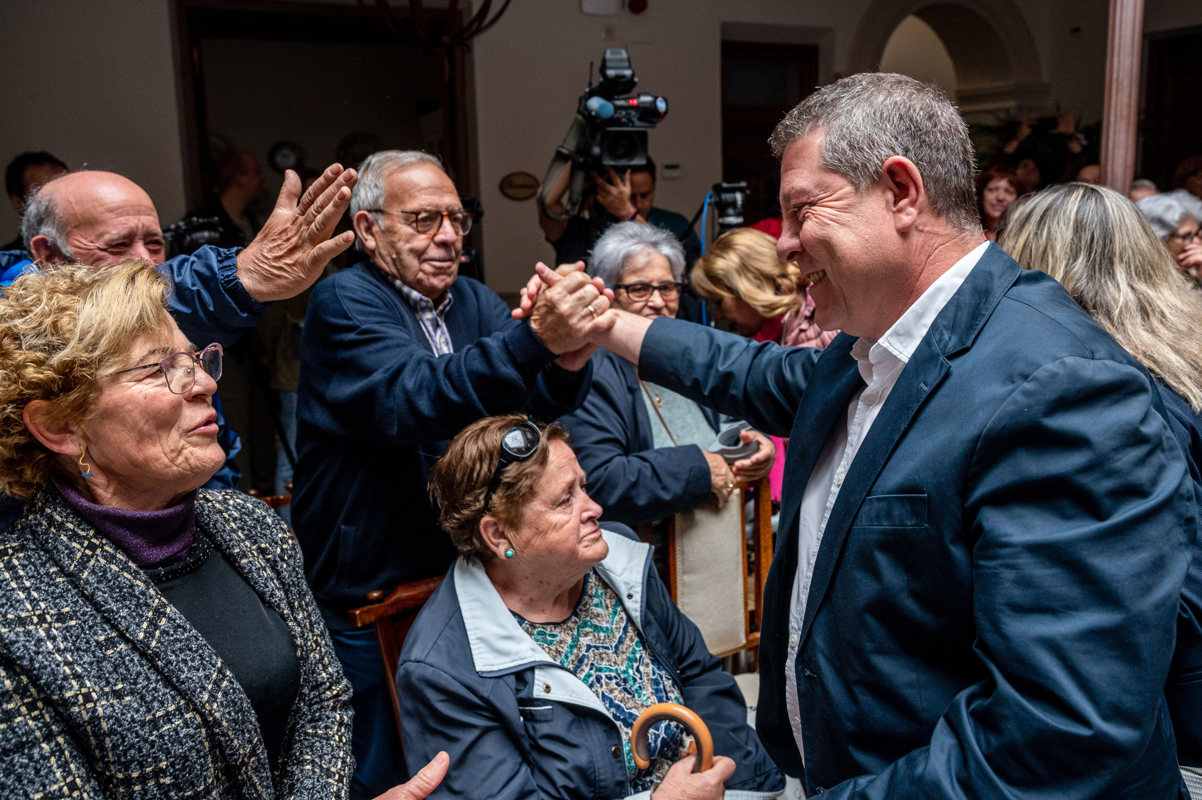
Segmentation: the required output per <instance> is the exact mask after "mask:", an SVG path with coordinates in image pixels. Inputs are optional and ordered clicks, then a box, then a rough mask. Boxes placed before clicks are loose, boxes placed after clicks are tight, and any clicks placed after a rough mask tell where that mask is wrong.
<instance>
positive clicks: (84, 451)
mask: <svg viewBox="0 0 1202 800" xmlns="http://www.w3.org/2000/svg"><path fill="white" fill-rule="evenodd" d="M87 455H88V446H87V445H86V444H85V445H84V446H83V447H82V448H80V451H79V477H81V478H83V479H84V480H85V481H90V480H92V476H93V473H92V465H91V464H89V463H88V462H87V461H85V460H84V459H85V458H87Z"/></svg>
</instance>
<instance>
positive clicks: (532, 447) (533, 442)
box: [483, 419, 543, 511]
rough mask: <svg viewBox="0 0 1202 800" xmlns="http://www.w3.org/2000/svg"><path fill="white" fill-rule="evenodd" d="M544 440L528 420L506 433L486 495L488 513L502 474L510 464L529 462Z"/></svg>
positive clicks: (485, 505)
mask: <svg viewBox="0 0 1202 800" xmlns="http://www.w3.org/2000/svg"><path fill="white" fill-rule="evenodd" d="M542 439H543V435H542V432H541V431H539V429H538V426H537V425H535V424H534V423H533V422H531V421H530V420H528V419H526V420H522V421H521V422H519V423H518V424H516V425H514V426H513V427H511V428H510V429H509V430H507V431H505V435H504V436H502V437H501V454H500V455H499V456H498V457H497V467H496V469H494V470H493V473H492V480H490V481H489V482H488V491H487V492H485V493H484V506H483V508H484V510H485V511H488V504H489V503H491V502H492V496H493V493H494V492H495V491H497V487H498V486H500V485H501V473H502V472H503V471H504V469H505V468H506V467H507V466H509V465H510V464H519V463H521V462H523V461H529V460H530V458H531V457H532V456H533V455H534V454H535V453H537V452H538V445H539V443H540V442H541V441H542Z"/></svg>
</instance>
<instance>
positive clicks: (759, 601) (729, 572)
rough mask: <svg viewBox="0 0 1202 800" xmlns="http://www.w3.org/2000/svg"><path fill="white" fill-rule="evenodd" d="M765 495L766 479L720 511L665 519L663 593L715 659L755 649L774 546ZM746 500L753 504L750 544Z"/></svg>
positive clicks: (744, 489) (740, 490)
mask: <svg viewBox="0 0 1202 800" xmlns="http://www.w3.org/2000/svg"><path fill="white" fill-rule="evenodd" d="M770 492H771V489H770V486H769V482H768V480H767V479H766V478H765V479H764V480H762V481H760V482H758V483H756V484H754V485H747V484H744V485H740V486H739V488H738V492H737V494H736V495H735V496H734V497H732V498H731V502H730V503H728V504H727V505H726V507H725V508H723V509H722V510H715V509H709V508H701V509H696V510H693V511H689V512H686V513H682V514H677V515H676V516H675V517H673V518H672V519H671V520H670V521H669V526H668V542H667V550H668V589H669V591H670V592H671V594H672V599H673V600H674V601H676V604H677V606H679V607H680V610H681V611H682V612H684V614H685V615H686V616H688V617H689V618H690V619H692V620H693V622H695V623H696V624H697V627H698V628H700V629H701V635H702V636H703V637H704V639H705V643H706V646H707V647H709V649H710V652H712V653H713V654H714V655H719V656H725V655H731V654H734V653H738V652H740V651H744V650H750V649H754V648H756V647H758V645H759V639H760V634H759V631H760V626H761V619H762V615H763V596H764V585H765V584H766V583H767V580H768V568H769V567H770V566H771V565H772V553H773V546H774V542H773V530H772V497H771V493H770ZM748 500H751V501H752V502H753V505H752V521H753V527H752V530H753V532H754V535H753V536H752V537H751V540H750V542H749V541H748V536H747V535H746V531H747V511H746V509H747V503H748Z"/></svg>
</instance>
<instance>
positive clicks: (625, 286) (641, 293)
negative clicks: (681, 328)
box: [614, 281, 684, 303]
mask: <svg viewBox="0 0 1202 800" xmlns="http://www.w3.org/2000/svg"><path fill="white" fill-rule="evenodd" d="M682 286H684V284H683V283H681V282H680V281H664V282H663V283H615V284H614V291H623V292H626V296H627V297H629V298H630V299H631V300H633V301H635V302H636V303H643V302H646V301H647V300H650V299H651V295H652V294H653V293H655V292H659V296H660V297H662V298H663V299H664V300H673V299H675V298H676V296H677V295H679V294H680V287H682Z"/></svg>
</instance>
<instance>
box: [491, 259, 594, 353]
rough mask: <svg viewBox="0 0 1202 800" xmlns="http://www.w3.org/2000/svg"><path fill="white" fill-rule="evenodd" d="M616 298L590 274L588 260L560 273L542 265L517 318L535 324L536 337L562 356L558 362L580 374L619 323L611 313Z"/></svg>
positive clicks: (525, 290) (565, 267)
mask: <svg viewBox="0 0 1202 800" xmlns="http://www.w3.org/2000/svg"><path fill="white" fill-rule="evenodd" d="M613 299H614V293H613V291H611V290H610V289H607V288H605V284H604V283H603V282H602V281H601V279H600V278H590V277H589V276H588V275H587V274H586V273H585V272H584V262H583V261H577V262H576V263H575V264H562V265H560V267H559V268H558V269H555V270H553V269H551V268H550V267H548V266H547V265H546V264H544V263H542V262H541V261H540V262H538V263H537V264H535V265H534V275H532V276H531V278H530V280H529V281H528V282H527V283H526V285H525V286H523V287H522V290H521V302H520V303H519V304H518V307H517V308H515V309H514V310H513V311H512V312H511V315H512V316H513V318H514V319H529V320H530V327H531V329H532V330H533V331H534V335H535V336H537V337H538V338H539V340H540V341H541V342H542V343H543V345H545V346H546V348H547V349H548V350H550V351H551V352H552V353H555V355H557V356H558V358H557V359H556V363H557V364H559V366H561V367H563V368H564V369H567V370H571V371H573V372H575V371H577V370H580V369H582V368H583V367H584V365H585V364H586V363H588V359H589V356H591V355H592V354H593V351H594V350H596V349H597V344H598V343H599V340H600V338H601V337H602V336H604V334H605V333H606V332H607V331H609V330H610V329H611V328H613V326H614V323H615V322H616V321H617V319H616V317H615V312H614V311H613V310H612V309H611V308H610V306H611V305H612V303H613Z"/></svg>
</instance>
